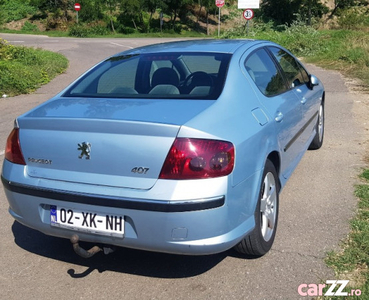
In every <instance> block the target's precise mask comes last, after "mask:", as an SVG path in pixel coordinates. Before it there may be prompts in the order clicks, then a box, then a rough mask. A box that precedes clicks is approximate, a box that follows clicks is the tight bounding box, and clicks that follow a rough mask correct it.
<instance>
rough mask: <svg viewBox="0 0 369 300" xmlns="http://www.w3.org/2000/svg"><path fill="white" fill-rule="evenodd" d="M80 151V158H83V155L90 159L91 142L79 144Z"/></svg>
mask: <svg viewBox="0 0 369 300" xmlns="http://www.w3.org/2000/svg"><path fill="white" fill-rule="evenodd" d="M77 150H79V151H81V154H80V155H79V156H78V158H80V159H82V158H83V157H85V158H86V159H90V158H91V156H90V153H91V144H90V143H86V142H83V143H81V144H78V149H77Z"/></svg>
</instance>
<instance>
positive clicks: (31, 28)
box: [21, 21, 39, 32]
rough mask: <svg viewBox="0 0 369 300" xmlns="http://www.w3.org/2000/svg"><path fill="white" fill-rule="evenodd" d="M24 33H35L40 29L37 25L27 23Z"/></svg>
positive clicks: (24, 26) (23, 29) (23, 28)
mask: <svg viewBox="0 0 369 300" xmlns="http://www.w3.org/2000/svg"><path fill="white" fill-rule="evenodd" d="M21 30H22V31H33V32H37V31H39V29H38V28H37V25H36V24H32V23H30V22H28V21H26V22H25V23H24V25H23V27H22V29H21Z"/></svg>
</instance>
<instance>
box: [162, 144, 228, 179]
mask: <svg viewBox="0 0 369 300" xmlns="http://www.w3.org/2000/svg"><path fill="white" fill-rule="evenodd" d="M233 165H234V147H233V144H232V143H229V142H224V141H216V140H203V139H189V138H177V139H176V140H175V141H174V143H173V145H172V148H171V149H170V151H169V153H168V155H167V158H166V160H165V162H164V165H163V168H162V169H161V172H160V176H159V178H160V179H200V178H212V177H220V176H226V175H228V174H230V173H231V172H232V170H233Z"/></svg>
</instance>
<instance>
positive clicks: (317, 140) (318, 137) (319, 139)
mask: <svg viewBox="0 0 369 300" xmlns="http://www.w3.org/2000/svg"><path fill="white" fill-rule="evenodd" d="M315 131H316V134H315V137H314V139H313V140H312V142H311V144H310V146H309V150H317V149H319V148H320V147H322V145H323V138H324V104H323V102H322V103H321V104H320V107H319V112H318V121H317V122H316V125H315Z"/></svg>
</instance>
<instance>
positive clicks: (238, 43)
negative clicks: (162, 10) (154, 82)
mask: <svg viewBox="0 0 369 300" xmlns="http://www.w3.org/2000/svg"><path fill="white" fill-rule="evenodd" d="M260 42H264V41H260V40H249V39H232V40H215V39H203V40H197V39H193V40H185V41H175V42H166V43H160V44H154V45H148V46H143V47H140V48H135V49H132V50H128V51H124V52H122V53H119V54H117V56H119V55H122V54H126V55H128V54H129V55H132V54H144V53H163V52H181V53H184V52H209V53H211V52H213V53H214V52H215V53H229V54H233V53H235V52H236V51H237V49H239V48H240V47H242V46H245V45H247V46H248V47H251V46H253V45H256V44H258V43H260Z"/></svg>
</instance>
